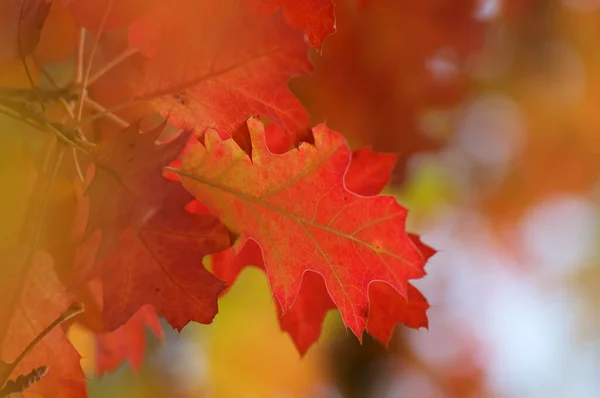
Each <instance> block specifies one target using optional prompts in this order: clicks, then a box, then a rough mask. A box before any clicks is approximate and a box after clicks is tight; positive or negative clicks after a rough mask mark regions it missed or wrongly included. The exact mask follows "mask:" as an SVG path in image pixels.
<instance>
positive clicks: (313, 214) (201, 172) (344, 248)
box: [180, 119, 424, 338]
mask: <svg viewBox="0 0 600 398" xmlns="http://www.w3.org/2000/svg"><path fill="white" fill-rule="evenodd" d="M248 127H249V130H250V133H251V137H252V144H253V148H252V151H253V159H252V160H250V158H249V157H248V156H247V154H246V153H244V152H243V151H242V150H241V149H240V148H239V147H238V146H237V145H236V144H235V142H233V140H226V141H223V140H221V139H220V138H219V137H218V135H217V134H216V132H214V131H210V132H208V133H207V135H206V137H205V145H200V144H198V145H196V146H195V147H193V148H191V149H190V150H189V151H188V153H187V154H186V156H185V157H184V158H183V161H182V165H181V171H180V173H181V175H182V176H183V177H182V183H183V185H184V186H185V187H186V188H187V189H188V190H189V191H190V192H192V193H193V194H194V196H195V197H197V198H198V199H199V200H200V201H202V202H203V203H205V204H206V205H207V206H209V207H210V208H211V210H212V211H213V212H214V213H215V214H217V215H218V216H219V217H220V218H221V220H223V222H224V224H225V225H226V226H227V227H228V228H230V229H231V230H233V231H234V232H236V233H238V234H240V237H241V242H242V243H244V242H245V241H246V240H248V239H253V240H255V241H256V242H257V243H258V244H259V245H260V246H261V247H262V249H263V258H264V263H265V269H266V273H267V277H268V279H269V282H270V284H271V288H272V291H273V294H274V296H275V297H276V299H277V300H278V302H279V304H280V305H281V307H282V310H283V311H284V313H285V312H286V311H288V310H289V309H290V308H291V307H292V304H293V302H294V300H295V299H296V297H297V295H298V291H299V290H300V285H301V281H302V278H303V276H304V274H305V273H306V272H307V271H313V272H316V273H317V274H319V275H320V276H322V277H323V278H324V280H325V285H326V287H327V290H328V292H329V294H330V296H331V298H332V300H333V302H334V303H335V304H336V306H337V307H338V308H339V309H340V312H341V314H342V319H343V320H344V323H345V324H346V325H347V326H348V327H350V328H351V329H352V331H353V332H354V333H355V334H356V335H357V336H358V337H359V338H360V337H361V336H362V332H363V331H364V329H365V328H366V323H367V319H368V312H369V310H368V288H369V285H370V284H371V283H372V282H373V281H382V282H385V283H388V284H390V285H391V286H392V287H393V288H394V289H395V290H397V291H398V292H399V293H401V294H403V295H406V294H407V286H408V280H409V279H415V278H420V277H422V276H423V275H424V270H423V266H424V257H423V255H422V254H421V252H420V251H419V250H418V248H417V247H416V246H415V244H414V243H413V242H412V240H411V239H410V237H409V236H408V235H407V233H406V231H405V230H404V222H405V219H406V210H405V209H404V208H403V207H402V206H400V205H399V204H398V203H397V202H396V200H395V199H394V198H392V197H389V196H375V197H363V196H360V195H357V194H355V193H353V192H350V191H348V190H347V189H346V188H345V186H344V174H345V173H346V170H347V168H348V165H349V162H350V157H351V153H350V150H349V149H348V147H347V144H346V143H345V141H344V140H343V139H342V138H341V136H339V134H337V133H335V132H333V131H331V130H329V129H327V127H325V126H323V125H321V126H317V127H316V128H314V129H313V135H314V138H315V145H309V144H301V145H300V146H299V147H298V148H297V149H294V150H292V151H290V152H287V153H285V154H282V155H275V154H273V153H271V152H270V151H269V150H268V148H267V146H266V142H265V136H264V129H263V125H262V124H261V123H260V122H259V121H257V120H256V119H250V120H249V121H248ZM282 231H285V233H282Z"/></svg>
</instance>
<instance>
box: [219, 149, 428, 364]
mask: <svg viewBox="0 0 600 398" xmlns="http://www.w3.org/2000/svg"><path fill="white" fill-rule="evenodd" d="M269 148H270V149H271V147H269ZM395 162H396V156H395V155H393V154H385V153H377V152H374V151H372V150H371V149H370V148H361V149H358V150H356V151H354V152H352V160H351V163H350V166H349V168H348V171H347V172H346V175H345V177H344V178H345V184H346V188H348V189H349V190H351V191H353V192H355V193H357V194H359V195H364V196H372V195H376V194H377V193H379V192H380V191H381V190H382V189H383V188H384V186H385V185H386V184H387V182H388V181H389V179H390V174H391V171H392V169H393V167H394V163H395ZM409 237H410V238H411V239H412V240H413V242H414V243H415V244H416V245H417V246H418V247H419V248H420V250H421V253H422V254H423V256H424V257H425V261H427V260H428V259H429V258H430V257H431V256H432V255H433V254H434V253H435V251H433V249H431V248H430V247H429V246H427V245H425V244H423V243H422V242H421V240H420V238H419V237H418V236H416V235H413V234H409ZM239 246H240V245H239V242H236V244H235V245H234V246H233V247H232V248H230V249H227V250H224V251H222V252H219V253H215V254H213V255H211V256H210V258H211V261H212V265H213V272H214V274H215V275H216V276H217V277H218V278H220V279H222V280H224V281H226V282H227V283H228V285H231V284H232V283H233V282H234V281H235V279H236V278H237V276H238V274H239V273H240V272H241V270H242V268H243V267H245V266H248V265H254V266H257V267H259V268H262V269H264V266H263V260H262V253H261V249H260V247H259V246H258V245H257V244H256V242H254V241H253V240H249V241H247V242H246V243H245V244H244V245H243V247H241V248H240V247H239ZM334 308H335V304H334V303H333V302H332V301H331V298H330V297H329V295H328V293H327V289H326V287H325V284H324V283H323V279H322V278H321V277H319V276H318V274H316V273H313V272H307V273H306V274H305V275H304V278H303V280H302V285H301V287H300V291H299V293H298V297H297V298H296V300H295V301H294V304H293V305H292V307H291V308H290V309H289V310H288V311H286V312H283V311H282V309H281V307H280V306H278V315H279V322H280V326H281V328H282V330H284V331H286V332H287V333H289V334H290V337H291V338H292V340H293V342H294V344H295V345H296V348H297V349H298V351H299V352H300V353H301V354H305V353H306V351H308V349H309V348H310V346H311V345H312V344H313V343H315V342H316V341H317V340H318V338H319V335H320V334H321V326H322V324H323V320H324V319H325V316H326V315H327V312H328V311H329V310H332V309H334ZM428 308H429V306H428V304H427V301H426V300H425V298H424V296H423V295H422V294H421V293H420V292H419V291H418V290H417V289H416V288H415V287H414V286H412V285H411V284H409V285H408V295H407V296H406V297H403V296H402V295H400V294H399V293H398V292H397V291H396V290H394V289H393V288H392V287H391V286H389V285H387V284H384V283H374V284H371V286H370V288H369V320H368V324H367V330H368V331H369V333H370V334H372V335H373V336H375V337H377V338H378V339H379V340H380V341H382V342H383V343H387V342H388V341H389V338H390V337H391V333H392V331H393V328H394V326H395V325H396V323H403V324H405V325H406V326H409V327H412V328H419V327H421V326H427V314H426V311H427V309H428Z"/></svg>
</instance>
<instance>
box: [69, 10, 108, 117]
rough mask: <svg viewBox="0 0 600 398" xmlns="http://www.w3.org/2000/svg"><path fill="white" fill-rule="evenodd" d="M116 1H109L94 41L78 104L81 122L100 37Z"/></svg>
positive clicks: (77, 113)
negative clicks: (84, 100)
mask: <svg viewBox="0 0 600 398" xmlns="http://www.w3.org/2000/svg"><path fill="white" fill-rule="evenodd" d="M113 1H114V0H109V1H108V5H107V7H106V10H105V11H104V15H103V16H102V20H101V21H100V26H99V27H98V34H97V35H96V38H95V40H94V44H93V45H92V49H91V51H90V57H89V59H88V62H87V65H86V68H85V74H84V75H83V80H82V82H81V95H80V97H79V101H78V103H77V108H76V109H77V112H76V113H75V114H76V115H77V120H81V115H82V112H83V99H84V98H85V96H86V95H87V88H88V81H89V79H90V72H91V71H92V65H93V63H94V57H95V55H96V50H97V49H98V44H99V43H100V36H101V35H102V30H103V29H104V24H105V23H106V19H107V18H108V14H109V13H110V9H111V8H112V4H113Z"/></svg>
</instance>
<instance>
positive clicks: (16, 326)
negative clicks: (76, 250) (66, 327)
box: [0, 246, 86, 398]
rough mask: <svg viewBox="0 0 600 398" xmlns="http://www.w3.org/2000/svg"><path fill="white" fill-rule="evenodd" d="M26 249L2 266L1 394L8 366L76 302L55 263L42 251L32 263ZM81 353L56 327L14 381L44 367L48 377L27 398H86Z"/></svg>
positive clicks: (12, 253)
mask: <svg viewBox="0 0 600 398" xmlns="http://www.w3.org/2000/svg"><path fill="white" fill-rule="evenodd" d="M27 257H28V256H27V250H26V249H25V247H23V246H17V247H15V248H14V249H11V250H7V251H3V252H2V259H3V264H2V266H1V267H0V340H1V341H0V390H1V389H2V387H3V384H4V382H5V381H6V378H7V377H9V376H11V375H8V374H3V371H5V370H6V369H8V370H10V368H9V367H8V364H9V363H11V362H13V361H15V360H16V359H17V357H18V356H19V355H20V354H21V352H23V350H24V349H25V348H26V347H27V345H28V344H29V343H30V342H32V341H33V340H34V339H35V338H36V337H37V336H38V335H39V334H40V333H41V332H42V331H43V330H44V329H45V328H47V327H48V326H50V325H51V324H52V322H54V321H55V320H56V319H57V318H59V317H60V315H61V314H62V313H64V312H65V311H66V310H67V309H68V307H69V305H70V304H71V303H72V302H73V298H72V297H71V296H70V295H69V294H67V292H66V290H65V288H64V287H63V286H62V285H61V284H60V282H59V281H58V278H57V277H56V275H55V274H54V271H53V269H52V258H51V257H50V256H49V255H48V254H47V253H45V252H42V251H38V252H36V253H35V254H34V255H33V256H32V258H31V259H27ZM79 360H80V357H79V354H78V353H77V351H75V349H74V348H73V346H72V345H71V343H69V340H67V338H66V336H65V334H64V332H63V330H62V329H61V328H60V327H54V328H53V329H52V330H51V331H50V332H49V333H48V334H47V335H46V336H45V337H43V338H42V339H41V340H40V341H39V342H38V343H37V344H36V345H35V346H34V347H33V348H32V349H31V350H30V351H29V352H27V354H26V355H25V357H24V358H23V360H22V361H21V362H20V363H19V364H18V366H17V367H16V369H14V371H12V376H11V378H16V377H17V376H19V375H26V374H29V372H31V371H32V370H33V369H35V368H39V367H42V366H47V367H48V368H49V370H48V374H46V375H45V376H43V377H42V378H41V380H40V381H39V382H37V383H35V384H34V385H33V386H31V387H30V388H28V389H27V390H26V393H25V396H26V397H27V396H30V397H34V396H46V397H61V398H63V397H64V398H80V397H85V396H86V387H85V380H84V377H83V371H82V370H81V367H80V365H79Z"/></svg>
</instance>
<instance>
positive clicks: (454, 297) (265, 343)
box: [71, 0, 600, 398]
mask: <svg viewBox="0 0 600 398" xmlns="http://www.w3.org/2000/svg"><path fill="white" fill-rule="evenodd" d="M336 16H337V23H336V25H337V33H336V34H335V35H333V36H330V37H329V38H327V39H326V40H325V45H324V49H323V52H322V54H321V55H319V54H316V53H314V54H312V60H313V62H314V64H315V66H316V69H315V72H314V73H313V74H312V75H311V76H309V77H304V78H298V79H295V80H294V81H293V82H292V84H291V87H292V89H293V91H294V92H295V93H296V94H297V95H298V96H299V97H300V98H301V99H302V101H303V102H304V104H305V105H306V107H307V108H308V109H309V111H310V113H311V115H313V122H314V123H320V122H322V121H325V122H326V123H327V124H328V125H329V127H331V128H333V129H335V130H338V131H340V132H342V133H343V134H344V135H346V137H347V138H348V140H349V142H350V143H351V145H352V146H353V147H354V148H357V147H361V146H365V145H371V146H373V147H374V148H375V149H376V150H380V151H387V152H397V153H399V154H400V160H399V163H398V166H397V168H396V170H395V172H394V178H393V184H391V185H390V186H389V187H388V188H387V192H388V193H392V194H394V195H397V197H398V198H399V200H400V201H401V203H403V204H405V205H406V207H408V208H409V210H410V215H409V230H410V231H412V232H415V233H418V234H420V235H421V236H422V238H423V240H424V241H425V242H426V243H428V244H430V245H432V246H433V247H435V248H436V249H438V250H439V253H438V254H437V255H436V256H434V257H433V258H432V260H431V261H430V263H429V264H428V267H427V270H428V276H427V277H426V278H424V279H423V280H419V281H417V282H416V285H417V286H418V287H419V288H420V289H422V291H423V292H424V293H425V295H426V296H427V297H428V299H429V301H430V303H431V309H430V310H429V318H430V326H429V330H424V329H421V330H418V331H417V330H409V329H407V328H405V327H402V326H399V327H398V328H397V330H396V332H395V335H394V337H393V339H392V342H391V343H390V347H389V349H385V347H383V346H381V345H380V344H379V343H376V342H374V341H372V340H370V339H369V338H366V339H365V343H364V344H363V345H362V346H361V345H359V344H358V342H357V340H356V338H355V337H354V336H352V335H351V333H349V332H346V331H345V329H344V328H343V326H342V324H341V321H340V320H339V317H338V316H337V314H334V313H331V314H330V315H329V316H328V318H327V320H326V324H325V327H324V330H323V333H322V336H321V339H320V341H319V343H318V344H316V345H315V346H313V347H312V348H311V349H310V351H309V352H308V354H307V355H306V356H305V357H304V358H302V359H301V358H300V356H299V355H298V353H297V351H296V350H295V348H294V346H293V344H292V342H291V340H290V339H289V337H288V336H287V335H284V334H283V333H281V331H280V330H279V327H278V324H277V320H276V312H275V306H274V303H273V299H272V297H271V296H270V294H269V291H268V288H267V283H266V280H265V277H264V275H263V274H262V273H261V272H260V271H258V270H256V269H246V270H245V271H244V272H243V274H242V276H241V277H240V280H239V281H238V282H237V283H236V284H235V285H234V286H233V288H232V290H231V291H230V292H229V294H227V295H226V296H225V297H224V298H223V300H222V302H221V304H220V313H219V315H218V316H217V317H216V319H215V322H214V324H213V325H210V326H203V325H193V326H189V327H187V328H186V329H184V331H183V332H182V333H181V334H180V335H177V334H176V333H174V332H170V331H169V329H168V327H165V333H166V335H165V341H164V342H163V343H159V341H158V339H156V338H155V337H153V335H152V334H151V333H149V336H148V339H149V348H148V352H147V355H146V361H145V364H144V365H143V366H142V369H141V370H140V371H139V372H134V371H132V369H131V367H130V366H129V365H128V364H124V365H123V366H121V368H120V369H119V370H118V371H116V372H114V373H112V374H110V375H105V376H104V377H102V378H96V377H95V376H94V375H95V372H94V368H93V363H94V355H95V354H94V344H93V343H92V340H91V339H90V337H89V336H87V335H86V334H85V333H84V332H82V331H80V330H78V329H73V330H71V336H72V337H73V339H74V341H76V342H77V344H78V346H79V347H80V348H81V350H82V353H83V355H84V358H85V364H86V368H87V370H88V372H89V377H90V392H91V397H93V398H100V397H132V398H134V397H177V398H184V397H215V398H300V397H309V398H338V397H339V398H341V397H344V398H346V397H347V398H370V397H377V398H380V397H381V398H404V397H406V398H471V397H481V398H487V397H494V398H496V397H497V398H538V397H539V398H549V397H557V398H558V397H569V398H594V397H600V344H599V343H600V340H599V336H600V333H599V328H600V316H599V314H600V313H599V309H600V306H598V305H597V304H598V303H599V302H600V288H598V286H600V266H599V262H600V251H599V250H598V247H600V245H598V244H597V242H599V241H600V236H599V233H598V231H599V228H598V227H599V226H600V224H599V221H600V217H599V215H600V212H599V211H600V1H598V0H420V1H409V0H406V1H405V0H371V1H370V2H365V1H359V0H336Z"/></svg>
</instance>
